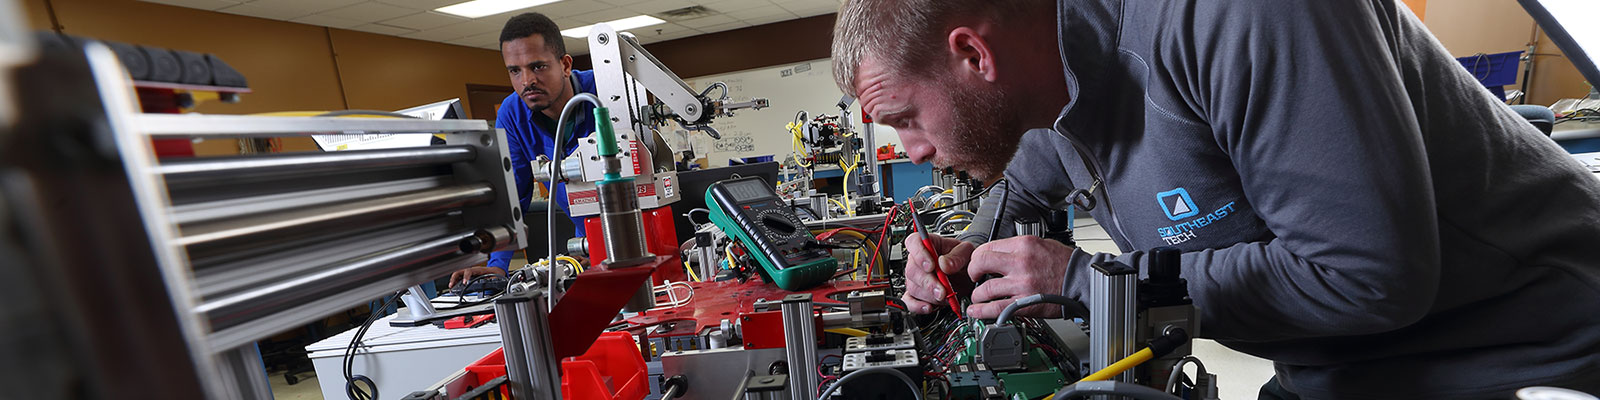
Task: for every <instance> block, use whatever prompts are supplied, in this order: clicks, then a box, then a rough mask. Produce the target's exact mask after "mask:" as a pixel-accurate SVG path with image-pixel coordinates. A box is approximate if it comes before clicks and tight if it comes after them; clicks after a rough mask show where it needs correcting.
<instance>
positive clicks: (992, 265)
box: [906, 236, 1074, 318]
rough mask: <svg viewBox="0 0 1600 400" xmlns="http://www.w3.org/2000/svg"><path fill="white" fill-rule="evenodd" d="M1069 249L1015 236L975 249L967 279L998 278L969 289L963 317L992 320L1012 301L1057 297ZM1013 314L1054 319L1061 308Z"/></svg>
mask: <svg viewBox="0 0 1600 400" xmlns="http://www.w3.org/2000/svg"><path fill="white" fill-rule="evenodd" d="M1073 250H1074V249H1073V248H1072V246H1067V245H1065V244H1061V242H1057V241H1054V240H1046V239H1042V238H1039V237H1037V236H1017V237H1013V238H1008V239H1002V240H997V241H993V242H989V243H986V244H984V245H983V246H979V247H978V249H977V250H975V251H973V252H972V263H971V265H969V266H968V267H967V276H969V277H971V278H972V281H973V282H979V280H980V278H982V277H983V276H984V275H989V274H996V275H1000V277H998V278H993V279H989V280H987V281H983V282H981V283H980V284H979V285H978V288H977V289H973V290H972V306H970V307H967V314H968V315H969V316H971V317H974V318H995V317H998V316H1000V311H1001V310H1004V309H1005V308H1006V306H1009V305H1011V303H1013V302H1016V299H1020V298H1022V297H1025V296H1028V295H1033V294H1039V293H1049V294H1059V293H1060V292H1061V283H1062V279H1063V277H1065V276H1066V273H1067V267H1068V266H1069V263H1068V262H1069V261H1071V259H1072V252H1073ZM906 270H907V273H906V275H907V276H908V277H907V278H906V280H907V281H910V278H909V276H910V268H907V269H906ZM908 286H909V284H908ZM908 303H909V302H908ZM1017 315H1022V316H1030V317H1057V316H1060V315H1061V306H1059V305H1054V304H1044V305H1036V306H1031V307H1028V308H1025V309H1022V310H1019V311H1017Z"/></svg>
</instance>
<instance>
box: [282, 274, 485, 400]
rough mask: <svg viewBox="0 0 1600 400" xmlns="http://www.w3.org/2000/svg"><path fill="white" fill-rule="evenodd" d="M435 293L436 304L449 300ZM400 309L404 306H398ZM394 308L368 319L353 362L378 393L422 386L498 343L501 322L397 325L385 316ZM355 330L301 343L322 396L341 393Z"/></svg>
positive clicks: (389, 393) (337, 396)
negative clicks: (463, 326) (452, 326)
mask: <svg viewBox="0 0 1600 400" xmlns="http://www.w3.org/2000/svg"><path fill="white" fill-rule="evenodd" d="M444 299H447V297H441V298H439V299H435V300H434V301H435V302H436V304H435V306H445V305H450V304H454V303H455V301H454V299H455V298H454V297H448V299H449V301H442V300H444ZM400 312H401V313H404V312H406V311H405V310H401V311H400ZM396 315H401V314H399V313H396V314H390V315H389V316H386V317H383V318H379V319H378V320H377V321H375V322H373V324H372V328H370V329H368V330H367V335H366V337H364V338H363V340H362V344H363V345H364V346H363V347H361V348H359V349H357V350H356V355H355V357H353V359H354V361H353V362H352V365H353V368H352V371H354V373H355V374H357V375H366V376H367V377H368V378H371V379H372V382H373V383H376V384H378V394H379V395H382V396H383V398H385V399H395V398H400V397H402V396H405V395H406V394H409V393H411V392H413V391H417V390H424V389H427V388H428V386H430V385H433V384H434V383H436V382H439V380H441V379H444V378H445V377H447V376H449V375H450V374H453V373H455V372H456V371H460V370H461V369H462V368H465V367H466V366H467V364H471V363H472V362H473V361H477V360H478V359H479V358H483V356H484V355H487V354H489V352H492V351H494V350H495V349H498V348H500V326H499V325H496V324H493V323H490V324H485V325H483V326H480V327H477V328H471V329H440V328H436V327H434V326H433V325H423V326H419V327H410V328H397V327H392V326H389V320H392V319H394V317H395V316H396ZM355 334H356V330H355V329H351V330H348V331H345V332H344V333H340V334H338V335H334V336H333V337H331V338H327V339H324V340H322V341H319V342H316V343H312V344H311V345H310V346H306V352H307V353H309V356H310V357H311V365H312V366H314V367H316V370H317V383H318V384H320V385H321V387H322V397H323V398H326V399H343V398H345V397H346V396H345V391H344V384H345V382H344V348H345V346H348V345H350V338H351V337H352V336H355Z"/></svg>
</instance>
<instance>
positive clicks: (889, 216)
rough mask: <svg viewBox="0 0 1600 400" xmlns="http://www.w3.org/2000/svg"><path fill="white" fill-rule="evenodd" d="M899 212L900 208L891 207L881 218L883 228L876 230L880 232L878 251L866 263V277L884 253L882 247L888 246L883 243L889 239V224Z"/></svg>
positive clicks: (884, 248) (870, 273) (884, 249)
mask: <svg viewBox="0 0 1600 400" xmlns="http://www.w3.org/2000/svg"><path fill="white" fill-rule="evenodd" d="M908 205H909V203H908ZM899 212H900V208H899V207H891V208H889V212H888V213H887V214H886V215H885V216H884V218H883V226H882V227H879V228H878V230H880V231H882V232H880V233H879V234H878V245H877V246H878V251H875V252H873V253H872V261H871V262H868V263H867V275H868V276H871V275H872V271H874V269H873V268H874V267H876V266H877V265H878V256H879V255H882V254H883V252H884V251H886V249H887V247H884V246H885V245H888V243H885V242H886V241H887V240H888V239H889V227H890V224H892V223H894V215H895V214H898V213H899ZM914 216H915V215H913V217H914ZM913 222H915V221H913Z"/></svg>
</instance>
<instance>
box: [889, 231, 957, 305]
mask: <svg viewBox="0 0 1600 400" xmlns="http://www.w3.org/2000/svg"><path fill="white" fill-rule="evenodd" d="M928 241H929V242H932V243H933V248H934V249H935V250H937V251H939V253H940V254H941V255H940V256H939V265H938V267H937V268H939V269H940V270H943V271H944V273H945V274H947V275H950V280H951V284H952V285H956V284H957V282H961V281H965V279H959V278H961V277H965V276H966V275H965V274H963V273H962V270H965V269H966V268H967V260H970V259H972V250H973V248H974V246H973V245H972V243H968V242H964V241H961V240H958V239H952V238H947V237H943V236H938V235H930V236H928ZM905 246H906V252H907V253H909V254H908V255H907V256H906V295H905V296H904V297H902V298H901V299H902V300H905V302H906V308H907V309H909V310H911V312H914V313H918V314H926V313H930V312H933V310H936V309H938V308H948V307H950V306H948V305H946V303H945V301H944V287H942V286H940V285H939V277H938V276H935V275H934V273H933V269H934V268H935V267H934V265H933V256H932V255H931V254H928V249H927V248H926V247H923V246H922V240H921V239H919V238H917V236H915V235H912V236H911V237H909V238H906V241H905ZM968 286H969V287H970V285H968Z"/></svg>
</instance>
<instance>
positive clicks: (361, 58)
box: [331, 29, 511, 110]
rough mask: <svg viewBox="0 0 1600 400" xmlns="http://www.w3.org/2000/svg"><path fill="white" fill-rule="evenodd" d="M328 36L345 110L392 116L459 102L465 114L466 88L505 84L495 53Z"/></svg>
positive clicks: (336, 32)
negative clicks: (404, 110)
mask: <svg viewBox="0 0 1600 400" xmlns="http://www.w3.org/2000/svg"><path fill="white" fill-rule="evenodd" d="M331 31H332V34H333V45H334V51H335V52H336V53H337V54H338V60H339V76H340V77H341V78H343V79H344V88H345V95H346V96H348V99H349V101H350V108H354V109H368V110H398V109H402V108H406V107H410V106H415V105H420V104H427V103H432V102H435V101H439V100H443V99H447V98H456V97H459V98H461V101H462V103H463V104H462V106H463V109H464V110H471V109H472V104H471V100H469V99H468V96H467V84H478V85H499V86H506V85H509V84H510V83H511V82H510V80H509V78H507V77H506V69H505V66H504V64H503V61H502V60H501V58H500V52H497V51H492V50H484V49H478V48H471V47H463V46H456V45H451V44H444V43H436V42H427V41H420V40H412V39H405V38H399V37H394V36H385V35H379V34H375V33H367V32H357V31H347V30H343V29H333V30H331ZM496 100H498V99H496Z"/></svg>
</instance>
